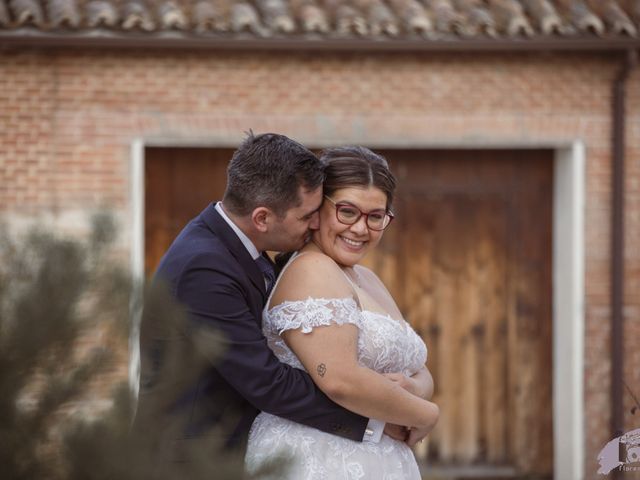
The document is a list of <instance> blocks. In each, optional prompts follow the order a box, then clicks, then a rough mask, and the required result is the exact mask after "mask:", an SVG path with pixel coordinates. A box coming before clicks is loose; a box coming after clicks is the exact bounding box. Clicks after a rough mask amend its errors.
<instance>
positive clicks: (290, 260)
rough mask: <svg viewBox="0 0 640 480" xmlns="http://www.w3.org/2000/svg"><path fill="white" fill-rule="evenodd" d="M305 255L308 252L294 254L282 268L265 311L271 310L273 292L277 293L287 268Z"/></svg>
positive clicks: (265, 305)
mask: <svg viewBox="0 0 640 480" xmlns="http://www.w3.org/2000/svg"><path fill="white" fill-rule="evenodd" d="M305 253H306V252H302V253H300V252H293V255H291V258H289V260H288V261H287V263H285V265H284V267H282V270H280V274H279V275H278V277H277V278H276V283H274V284H273V288H272V289H271V292H270V293H269V297H268V298H267V303H265V304H264V307H265V309H267V310H268V309H269V305H271V297H273V292H275V291H276V288H277V286H278V284H279V283H280V279H281V278H282V276H283V275H284V272H285V271H286V270H287V268H289V265H291V264H292V263H293V260H294V259H296V258H298V257H301V256H302V255H304V254H305Z"/></svg>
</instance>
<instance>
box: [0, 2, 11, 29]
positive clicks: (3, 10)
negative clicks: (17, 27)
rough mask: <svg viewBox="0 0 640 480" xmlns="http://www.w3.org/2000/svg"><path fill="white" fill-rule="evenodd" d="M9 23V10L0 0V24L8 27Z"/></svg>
mask: <svg viewBox="0 0 640 480" xmlns="http://www.w3.org/2000/svg"><path fill="white" fill-rule="evenodd" d="M10 23H11V19H10V17H9V10H8V9H7V6H6V5H5V3H4V2H0V26H1V27H8V26H9V24H10Z"/></svg>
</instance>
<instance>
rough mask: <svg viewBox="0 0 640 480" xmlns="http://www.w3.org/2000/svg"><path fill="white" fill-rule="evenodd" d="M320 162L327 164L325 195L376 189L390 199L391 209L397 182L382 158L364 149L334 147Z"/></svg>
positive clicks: (388, 201)
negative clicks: (370, 188)
mask: <svg viewBox="0 0 640 480" xmlns="http://www.w3.org/2000/svg"><path fill="white" fill-rule="evenodd" d="M320 160H321V161H322V163H323V164H324V173H325V180H324V184H323V192H324V194H325V195H327V196H329V197H330V196H331V195H333V193H334V192H335V191H336V190H339V189H341V188H349V187H376V188H379V189H380V190H382V191H383V192H384V193H385V195H386V196H387V210H391V205H392V203H393V194H394V192H395V189H396V179H395V177H394V176H393V174H392V173H391V170H389V164H388V163H387V160H386V159H385V158H384V157H383V156H382V155H379V154H377V153H375V152H372V151H371V150H369V149H368V148H365V147H359V146H348V147H335V148H328V149H326V150H324V151H323V152H322V154H321V155H320Z"/></svg>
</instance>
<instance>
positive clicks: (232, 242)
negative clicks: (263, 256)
mask: <svg viewBox="0 0 640 480" xmlns="http://www.w3.org/2000/svg"><path fill="white" fill-rule="evenodd" d="M200 216H201V218H202V220H203V221H204V222H205V223H206V224H207V226H208V227H209V228H210V229H211V230H212V231H213V232H214V233H215V234H216V235H217V236H218V237H219V238H220V239H221V240H222V242H223V243H224V244H225V245H226V247H227V248H228V249H229V252H230V253H231V255H233V257H234V258H235V259H236V260H237V261H238V263H239V264H240V266H241V267H242V269H243V270H244V271H245V273H246V274H247V276H248V277H249V279H250V280H251V283H253V285H254V286H255V287H256V288H257V289H258V290H259V291H260V294H261V295H262V299H263V303H264V302H266V300H267V298H266V292H265V287H264V277H263V276H262V272H261V271H260V269H259V268H258V265H257V264H256V262H255V261H254V260H253V258H251V255H249V252H248V251H247V249H246V247H245V246H244V245H243V243H242V241H240V239H239V238H238V236H237V235H236V232H234V231H233V230H232V228H231V227H230V226H229V224H228V223H227V222H226V221H225V220H224V218H222V216H220V214H219V213H218V212H217V210H216V209H215V206H214V204H213V203H212V204H210V205H209V206H208V207H207V208H205V209H204V210H203V212H202V213H201V214H200Z"/></svg>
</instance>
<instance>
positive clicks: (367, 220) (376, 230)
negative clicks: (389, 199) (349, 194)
mask: <svg viewBox="0 0 640 480" xmlns="http://www.w3.org/2000/svg"><path fill="white" fill-rule="evenodd" d="M324 198H326V199H327V200H329V201H330V202H331V203H333V206H334V207H335V209H336V220H338V221H339V222H340V223H341V224H343V225H355V224H356V223H358V222H359V221H360V219H361V218H362V217H363V216H364V223H365V225H366V226H367V228H368V229H369V230H373V231H375V232H382V231H384V230H385V229H386V228H387V227H388V226H389V225H391V222H392V221H393V219H394V218H396V217H395V215H394V214H393V212H390V211H389V210H385V212H384V214H385V215H386V216H387V217H389V222H388V223H387V224H386V225H385V226H384V227H382V228H373V227H371V225H369V214H371V213H373V212H369V213H365V212H363V211H362V210H360V209H359V208H358V207H356V206H355V205H353V204H351V203H341V202H336V201H335V200H334V199H333V198H331V197H329V196H328V195H324ZM340 207H349V208H355V209H356V210H357V211H358V213H359V215H358V216H357V217H356V219H355V220H354V221H353V222H351V223H346V222H344V221H342V220H340V217H339V216H338V210H339V209H340ZM376 211H377V210H376Z"/></svg>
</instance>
